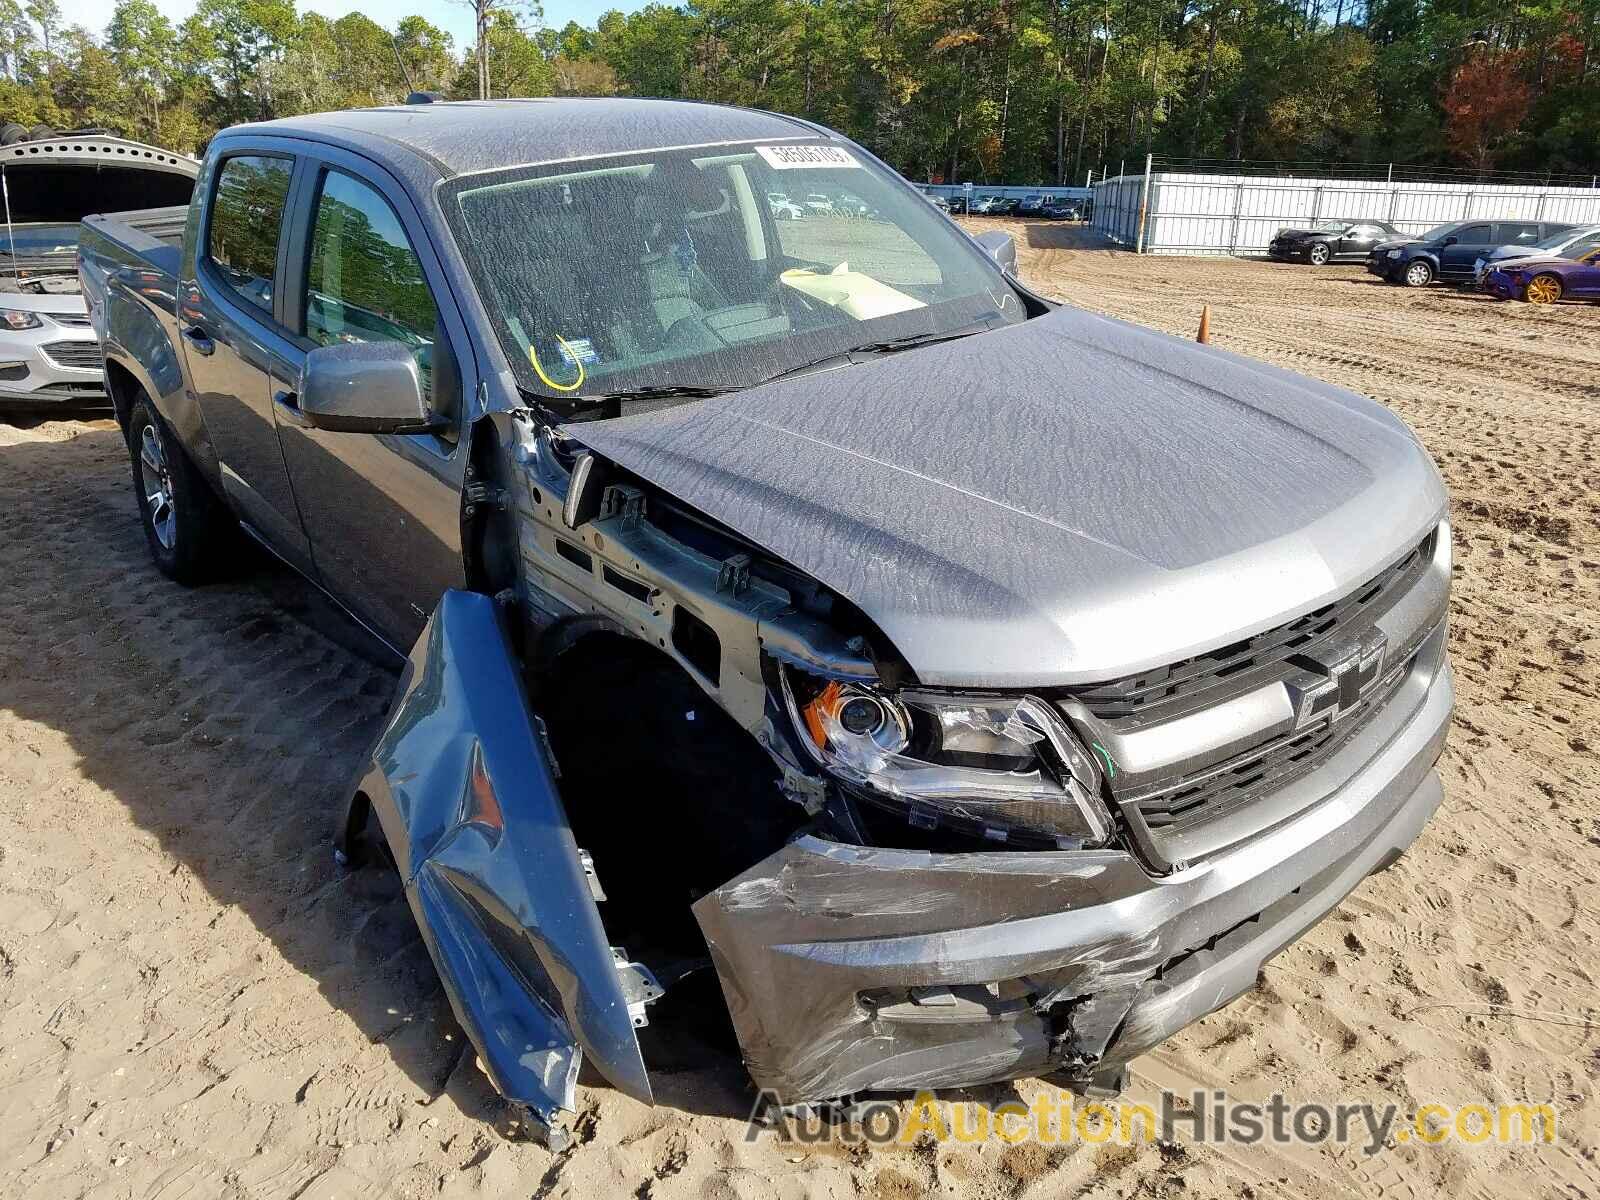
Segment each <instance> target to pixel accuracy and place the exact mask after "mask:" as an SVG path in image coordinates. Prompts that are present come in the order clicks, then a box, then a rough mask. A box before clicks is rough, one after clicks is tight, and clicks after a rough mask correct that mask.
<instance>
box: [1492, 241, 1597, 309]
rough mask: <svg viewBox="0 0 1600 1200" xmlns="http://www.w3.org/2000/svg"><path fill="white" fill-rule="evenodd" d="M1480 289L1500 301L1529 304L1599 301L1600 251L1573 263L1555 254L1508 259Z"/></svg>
mask: <svg viewBox="0 0 1600 1200" xmlns="http://www.w3.org/2000/svg"><path fill="white" fill-rule="evenodd" d="M1484 287H1485V289H1486V290H1487V291H1488V292H1489V294H1490V295H1492V296H1499V297H1500V298H1501V299H1502V300H1526V301H1527V302H1528V303H1529V304H1554V303H1556V302H1557V301H1558V300H1562V299H1571V300H1600V250H1591V251H1589V253H1588V254H1585V255H1584V256H1583V257H1582V258H1580V259H1577V260H1576V261H1574V260H1573V259H1570V258H1561V257H1558V256H1556V255H1550V256H1547V257H1544V258H1517V259H1511V260H1509V261H1506V262H1503V263H1501V264H1500V265H1499V266H1497V267H1496V268H1495V269H1494V270H1492V271H1490V272H1489V278H1488V279H1487V280H1486V281H1485V282H1484Z"/></svg>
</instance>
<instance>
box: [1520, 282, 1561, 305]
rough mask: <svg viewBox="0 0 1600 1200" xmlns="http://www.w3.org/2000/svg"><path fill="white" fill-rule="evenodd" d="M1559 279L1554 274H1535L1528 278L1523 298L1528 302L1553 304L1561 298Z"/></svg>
mask: <svg viewBox="0 0 1600 1200" xmlns="http://www.w3.org/2000/svg"><path fill="white" fill-rule="evenodd" d="M1562 291H1563V288H1562V286H1561V280H1560V279H1558V278H1557V277H1556V276H1554V275H1535V276H1534V277H1533V278H1532V279H1530V280H1528V290H1527V291H1525V292H1524V293H1523V298H1524V299H1525V300H1527V302H1528V303H1529V304H1555V303H1557V302H1558V301H1559V300H1560V299H1561V294H1562Z"/></svg>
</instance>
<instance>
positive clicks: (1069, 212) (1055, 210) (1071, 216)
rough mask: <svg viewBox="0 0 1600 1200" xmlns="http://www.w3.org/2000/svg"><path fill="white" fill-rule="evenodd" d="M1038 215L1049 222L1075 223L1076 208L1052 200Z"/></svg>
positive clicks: (1064, 201) (1072, 205)
mask: <svg viewBox="0 0 1600 1200" xmlns="http://www.w3.org/2000/svg"><path fill="white" fill-rule="evenodd" d="M1039 215H1040V216H1041V217H1045V218H1047V219H1048V220H1051V221H1076V220H1077V219H1078V206H1077V205H1076V204H1073V203H1070V202H1069V201H1066V200H1052V201H1051V202H1050V203H1049V204H1046V205H1045V206H1044V207H1043V208H1041V209H1040V210H1039Z"/></svg>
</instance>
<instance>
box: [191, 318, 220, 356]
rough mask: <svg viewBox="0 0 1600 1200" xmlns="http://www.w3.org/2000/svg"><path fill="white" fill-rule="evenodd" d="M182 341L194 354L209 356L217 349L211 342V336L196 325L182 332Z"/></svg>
mask: <svg viewBox="0 0 1600 1200" xmlns="http://www.w3.org/2000/svg"><path fill="white" fill-rule="evenodd" d="M183 336H184V339H185V340H186V341H187V342H188V343H189V345H190V347H191V348H192V349H193V350H194V352H195V353H196V354H204V355H208V356H209V355H210V354H211V353H212V352H213V351H214V350H216V348H217V344H216V343H215V342H214V341H212V340H211V335H210V334H209V333H207V332H206V331H205V330H204V329H202V328H201V327H200V326H198V325H190V326H189V327H188V328H187V329H185V330H184V331H183Z"/></svg>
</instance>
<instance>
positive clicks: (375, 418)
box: [299, 342, 444, 433]
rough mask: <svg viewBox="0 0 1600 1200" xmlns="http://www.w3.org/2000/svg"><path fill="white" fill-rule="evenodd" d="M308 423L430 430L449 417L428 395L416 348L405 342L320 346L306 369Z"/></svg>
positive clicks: (339, 428)
mask: <svg viewBox="0 0 1600 1200" xmlns="http://www.w3.org/2000/svg"><path fill="white" fill-rule="evenodd" d="M299 408H300V413H301V415H302V416H303V417H304V418H305V420H306V423H307V424H308V425H311V426H312V427H313V428H316V429H326V430H328V431H329V432H332V433H429V432H432V431H435V430H438V429H441V428H443V426H444V422H443V420H441V419H440V418H439V417H438V416H436V415H435V414H434V413H433V411H432V410H431V409H429V408H428V404H427V401H425V400H424V399H423V398H422V380H421V377H420V376H419V375H418V372H417V360H416V359H415V358H414V357H413V356H412V353H411V348H410V347H409V346H406V345H405V344H404V343H401V342H349V343H341V344H339V345H336V346H319V347H318V348H317V349H315V350H313V351H311V353H309V354H307V355H306V362H305V366H304V367H302V368H301V370H300V396H299Z"/></svg>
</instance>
